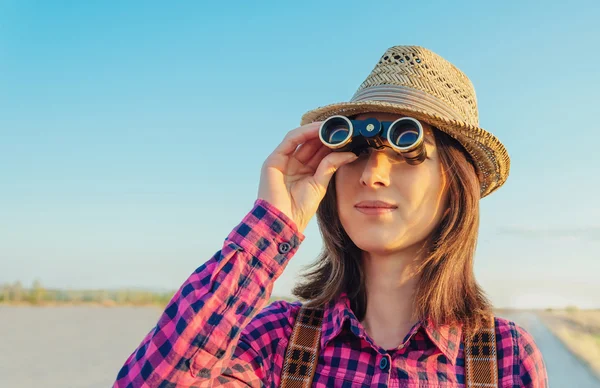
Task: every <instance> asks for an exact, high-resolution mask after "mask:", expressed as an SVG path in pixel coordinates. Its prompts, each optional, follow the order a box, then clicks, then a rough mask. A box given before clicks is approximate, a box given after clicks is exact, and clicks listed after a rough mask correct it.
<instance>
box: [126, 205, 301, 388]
mask: <svg viewBox="0 0 600 388" xmlns="http://www.w3.org/2000/svg"><path fill="white" fill-rule="evenodd" d="M303 239H304V235H303V234H302V233H301V232H299V231H298V229H297V227H296V225H295V224H294V222H293V221H292V220H291V219H289V218H288V217H287V216H286V215H285V214H283V213H281V212H280V211H279V210H278V209H277V208H275V207H274V206H272V205H271V204H269V203H268V202H266V201H264V200H260V199H259V200H257V201H256V202H255V206H254V208H253V209H252V211H251V212H250V213H248V215H247V216H246V217H245V218H244V219H243V221H242V222H241V223H240V224H239V225H238V226H237V227H236V228H235V229H234V230H233V231H232V232H231V233H230V234H229V236H228V237H227V238H226V239H225V242H224V244H223V247H222V249H221V250H220V251H218V252H217V253H216V254H215V255H214V256H213V257H212V258H211V259H210V260H209V261H208V262H206V263H204V264H203V265H202V266H200V267H199V268H198V269H197V270H196V271H194V273H193V274H192V275H191V276H190V277H189V278H188V279H187V280H186V281H185V282H184V283H183V285H182V286H181V287H180V289H179V290H178V291H177V292H176V293H175V295H174V296H173V298H172V300H171V301H170V302H169V304H168V305H167V307H166V309H165V311H164V312H163V313H162V315H161V317H160V318H159V320H158V323H157V325H156V326H155V327H154V328H153V329H152V330H151V331H150V332H149V333H148V334H147V335H146V337H145V338H144V339H143V341H142V343H141V344H140V346H139V347H138V348H137V349H136V350H135V351H134V352H133V353H132V354H131V355H130V356H129V358H128V359H127V360H126V361H125V364H124V365H123V367H122V368H121V370H120V371H119V374H118V376H117V380H116V382H115V384H114V387H159V386H161V387H162V386H165V387H191V386H199V387H210V386H213V383H214V384H215V386H217V385H218V384H219V382H220V380H217V379H222V378H229V377H226V376H227V375H228V374H230V373H229V372H230V370H228V369H227V368H228V364H229V362H230V360H231V358H232V356H233V352H234V350H235V348H236V346H237V344H238V341H239V337H240V334H241V331H242V329H244V328H245V327H246V325H248V324H249V322H250V321H251V320H252V318H253V317H254V316H255V315H256V314H257V313H258V312H259V311H260V310H261V309H262V308H263V307H264V306H265V305H266V303H267V302H268V300H269V298H270V296H271V292H272V288H273V283H274V282H275V280H276V279H277V278H278V277H279V276H280V275H281V273H282V272H283V270H284V269H285V267H286V265H287V263H288V261H289V260H290V258H291V257H292V256H293V255H294V253H295V252H296V251H297V249H298V246H299V245H300V243H301V242H302V240H303ZM240 345H241V346H240V354H239V357H241V358H238V362H236V363H235V364H234V363H232V365H235V367H236V368H239V369H240V370H239V373H238V374H237V376H245V377H244V378H245V379H247V380H246V381H245V383H246V384H245V385H244V384H241V382H240V384H237V383H236V384H237V385H231V386H251V387H259V386H262V385H263V383H262V381H261V380H262V379H261V378H259V376H264V375H265V373H266V372H267V371H262V370H260V369H261V368H262V362H261V361H260V357H259V355H258V353H256V355H254V353H255V351H253V350H252V349H251V348H248V347H247V351H245V352H242V351H241V350H244V345H242V344H240ZM222 375H223V376H222ZM219 376H221V377H219ZM231 379H234V380H235V377H231ZM232 381H233V380H232ZM221 382H222V381H221ZM169 383H170V384H169Z"/></svg>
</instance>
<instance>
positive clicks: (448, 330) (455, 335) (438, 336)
mask: <svg viewBox="0 0 600 388" xmlns="http://www.w3.org/2000/svg"><path fill="white" fill-rule="evenodd" d="M346 322H349V323H348V325H349V328H350V331H351V332H352V333H353V334H354V335H356V336H357V337H360V338H363V339H364V340H365V341H367V342H368V343H370V344H371V346H373V347H374V348H377V345H376V344H374V343H373V340H372V339H371V338H370V336H368V335H367V333H366V331H365V329H364V327H363V325H362V324H361V323H360V322H359V321H358V318H356V315H355V314H354V312H353V311H352V309H351V308H350V299H349V298H348V295H347V293H346V292H343V293H342V294H341V295H340V296H339V297H338V298H337V299H334V300H332V301H330V302H329V303H328V304H327V306H326V307H325V309H324V313H323V326H322V327H323V331H322V333H321V349H325V346H326V345H327V344H328V343H329V342H330V341H331V340H332V339H333V338H335V337H336V336H337V335H339V334H340V332H341V331H342V329H343V326H344V324H345V323H346ZM418 330H424V331H425V333H427V336H428V337H429V339H430V340H431V342H433V344H434V345H435V346H436V347H437V348H438V349H439V350H440V351H441V352H442V354H444V356H446V358H447V359H448V360H449V361H450V362H451V363H452V364H453V365H454V364H455V363H456V359H457V357H458V353H459V350H460V342H461V336H462V326H461V325H460V324H455V325H434V324H433V322H432V321H431V320H429V319H426V320H423V321H421V322H419V323H417V324H416V325H415V326H414V327H413V328H412V329H411V331H410V335H411V337H412V335H414V334H415V333H416V332H417V331H418Z"/></svg>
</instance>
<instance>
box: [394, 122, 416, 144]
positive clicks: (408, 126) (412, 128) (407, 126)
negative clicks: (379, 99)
mask: <svg viewBox="0 0 600 388" xmlns="http://www.w3.org/2000/svg"><path fill="white" fill-rule="evenodd" d="M420 134H421V129H420V128H419V126H418V124H417V123H415V122H414V121H412V120H402V121H399V122H397V123H396V124H395V125H393V126H392V128H390V134H389V141H390V142H391V143H392V144H393V145H395V146H396V147H399V148H410V147H411V146H413V145H415V144H416V143H417V142H418V141H419V135H420Z"/></svg>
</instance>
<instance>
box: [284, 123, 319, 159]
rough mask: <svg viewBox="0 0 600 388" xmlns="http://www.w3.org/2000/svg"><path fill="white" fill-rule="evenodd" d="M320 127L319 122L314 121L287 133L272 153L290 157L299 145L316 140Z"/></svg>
mask: <svg viewBox="0 0 600 388" xmlns="http://www.w3.org/2000/svg"><path fill="white" fill-rule="evenodd" d="M320 126H321V121H316V122H314V123H310V124H306V125H303V126H301V127H298V128H296V129H293V130H291V131H289V132H288V133H287V135H286V136H285V138H284V139H283V141H282V142H281V144H279V146H277V148H275V151H273V153H274V154H280V155H285V156H290V155H291V154H292V153H293V152H294V151H296V148H297V147H298V146H299V145H300V144H302V143H305V142H307V141H309V140H311V139H315V138H318V137H319V127H320Z"/></svg>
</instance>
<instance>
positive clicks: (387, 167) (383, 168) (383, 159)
mask: <svg viewBox="0 0 600 388" xmlns="http://www.w3.org/2000/svg"><path fill="white" fill-rule="evenodd" d="M391 167H392V164H391V163H390V160H389V158H388V157H387V155H386V153H385V152H382V151H376V150H372V151H371V153H370V155H369V159H368V160H367V162H366V163H365V166H364V168H363V171H362V174H361V176H360V183H361V185H363V186H367V187H380V186H389V185H390V173H391Z"/></svg>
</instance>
